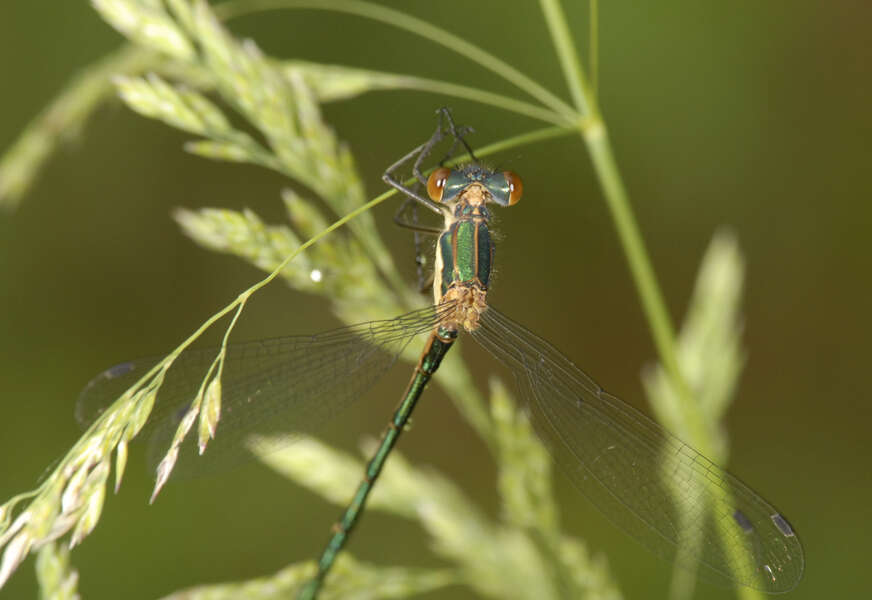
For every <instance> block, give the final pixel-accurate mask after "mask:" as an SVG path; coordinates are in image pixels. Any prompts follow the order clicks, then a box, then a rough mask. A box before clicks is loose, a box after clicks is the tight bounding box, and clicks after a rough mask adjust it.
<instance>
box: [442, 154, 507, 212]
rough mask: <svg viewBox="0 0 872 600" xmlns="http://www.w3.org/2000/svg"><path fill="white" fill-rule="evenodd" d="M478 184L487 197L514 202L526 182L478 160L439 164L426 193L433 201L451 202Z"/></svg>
mask: <svg viewBox="0 0 872 600" xmlns="http://www.w3.org/2000/svg"><path fill="white" fill-rule="evenodd" d="M473 185H479V186H481V187H483V188H484V189H485V190H486V191H487V192H488V200H490V201H492V202H495V203H497V204H499V205H500V206H514V205H515V204H517V203H518V201H519V200H520V199H521V194H522V193H523V191H524V185H523V184H522V183H521V178H520V177H518V175H517V174H515V173H513V172H512V171H496V172H495V171H491V170H490V169H486V168H485V167H482V166H481V165H478V164H470V165H467V166H465V167H462V168H460V169H449V168H448V167H439V168H438V169H436V170H435V171H433V172H432V173H431V174H430V177H429V178H428V179H427V194H428V195H429V196H430V199H431V200H433V201H434V202H439V203H442V204H449V203H451V202H454V201H455V200H457V198H458V197H459V196H460V195H461V194H462V192H463V191H464V190H466V189H467V188H469V187H470V186H473Z"/></svg>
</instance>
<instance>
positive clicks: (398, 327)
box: [80, 109, 804, 599]
mask: <svg viewBox="0 0 872 600" xmlns="http://www.w3.org/2000/svg"><path fill="white" fill-rule="evenodd" d="M439 116H440V122H439V126H438V127H437V129H436V132H435V133H434V134H433V136H431V138H430V139H429V140H428V141H427V142H426V143H424V144H422V145H420V146H418V147H417V148H415V149H414V150H413V151H412V152H410V153H409V154H407V155H406V156H404V157H403V158H401V159H400V160H399V161H397V162H396V163H395V164H393V165H392V166H391V167H390V168H389V169H388V170H387V171H386V173H385V176H384V179H385V181H386V182H387V183H389V184H390V185H392V186H393V187H395V188H396V189H398V190H399V191H401V192H402V193H403V194H405V195H406V197H407V198H408V199H409V200H410V201H411V202H417V203H419V204H421V205H423V206H425V207H427V208H429V209H431V210H433V211H434V212H436V213H437V214H439V215H440V216H442V217H444V221H445V225H444V227H443V228H441V230H440V231H439V238H438V241H437V244H436V257H435V272H434V282H433V295H434V304H433V306H432V307H431V308H427V309H423V310H418V311H415V312H412V313H409V314H406V315H403V316H400V317H397V318H395V319H391V320H386V321H374V322H370V323H363V324H360V325H355V326H352V327H347V328H344V329H339V330H336V331H333V332H329V333H324V334H320V335H315V336H308V337H289V338H281V339H275V340H266V341H261V342H254V343H247V344H237V345H232V346H230V348H229V350H228V354H227V358H226V361H225V364H226V366H225V371H224V373H223V375H222V388H223V393H222V396H223V398H224V400H223V408H222V411H223V414H222V418H221V422H220V425H219V429H218V434H217V435H218V438H219V439H220V437H221V435H222V433H223V431H225V430H230V431H232V432H234V433H233V435H236V436H238V435H239V433H240V432H242V433H245V432H250V431H252V430H255V429H257V428H258V427H261V426H262V425H263V424H264V423H268V422H270V421H271V420H272V419H273V417H274V416H275V415H277V414H282V415H283V418H282V421H283V422H289V423H292V424H293V426H294V428H295V430H297V431H312V430H313V429H316V428H317V427H318V426H319V425H321V424H322V423H324V422H326V421H328V420H329V419H330V418H331V417H332V416H333V415H335V414H336V413H337V412H339V411H340V410H341V409H342V408H344V407H345V406H346V405H348V404H350V403H351V402H352V401H354V400H356V399H357V398H358V397H360V396H361V395H363V394H364V393H365V392H366V390H367V389H368V388H369V387H370V386H371V385H372V384H373V383H374V382H375V381H376V380H377V379H378V378H379V377H380V376H381V375H382V374H383V373H384V372H385V371H386V370H387V369H388V368H389V367H390V366H391V365H392V364H393V362H394V361H395V360H396V358H397V356H398V355H399V354H400V352H401V351H402V350H403V349H404V348H405V347H406V346H407V345H408V344H409V342H410V341H411V340H412V339H413V338H415V337H416V336H418V335H420V334H423V333H428V334H429V338H428V340H427V343H426V344H425V346H424V350H423V352H422V354H421V357H420V360H419V361H418V364H417V366H416V367H415V371H414V373H413V374H412V378H411V381H410V382H409V385H408V387H407V388H406V391H405V393H404V394H403V395H402V398H401V401H400V405H399V407H398V408H397V410H396V412H395V413H394V415H393V418H392V419H391V421H390V423H389V424H388V427H387V430H386V431H385V434H384V436H383V438H382V441H381V444H380V445H379V446H378V448H377V450H376V451H375V453H374V454H373V456H372V458H371V459H370V461H369V464H368V465H367V467H366V472H365V475H364V477H363V480H362V481H361V482H360V484H359V486H358V488H357V491H356V492H355V493H354V495H353V497H352V499H351V502H350V503H349V505H348V507H347V508H346V509H345V510H344V512H343V513H342V515H341V516H340V518H339V520H338V521H337V523H336V524H335V525H334V527H333V533H332V535H331V537H330V539H329V541H328V544H327V546H326V548H325V549H324V551H323V553H322V555H321V557H320V559H319V561H318V572H317V575H316V576H315V577H314V578H313V579H312V580H311V581H310V582H309V583H308V584H307V585H306V586H304V588H303V589H302V590H301V592H300V595H299V596H298V598H301V599H313V598H315V597H316V596H317V594H318V591H319V589H320V587H321V585H322V583H323V580H324V578H325V576H326V575H327V573H328V572H329V571H330V568H331V566H332V565H333V563H334V561H335V559H336V556H337V554H338V553H339V552H340V551H341V550H342V548H343V546H344V545H345V542H346V541H347V539H348V536H349V534H350V532H351V530H352V529H353V527H354V525H355V523H356V522H357V520H358V519H359V518H360V516H361V513H362V511H363V508H364V505H365V503H366V500H367V497H368V495H369V493H370V491H371V490H372V488H373V486H374V484H375V481H376V479H377V478H378V476H379V473H380V472H381V469H382V467H383V465H384V463H385V461H386V459H387V457H388V455H389V453H390V451H391V449H392V448H393V446H394V444H395V443H396V441H397V439H398V438H399V436H400V433H401V432H402V431H403V428H404V426H405V425H406V423H407V421H408V419H409V416H410V415H411V413H412V411H413V409H414V407H415V404H416V403H417V401H418V399H419V398H420V396H421V393H422V392H423V391H424V388H425V387H426V385H427V383H428V382H429V380H430V378H431V377H432V376H433V374H434V373H435V372H436V370H437V369H438V368H439V365H440V363H441V361H442V359H443V357H444V356H445V354H446V353H447V352H448V350H449V349H450V348H451V346H452V344H453V343H454V341H455V340H456V338H457V336H458V334H459V333H460V332H461V331H465V332H467V333H469V334H470V336H471V337H472V338H473V339H475V340H476V341H477V342H478V343H479V344H481V345H482V346H483V347H484V348H486V349H487V350H488V351H489V352H490V353H491V354H493V356H495V357H496V358H497V359H498V360H499V361H501V362H502V363H503V364H504V365H506V366H507V367H508V369H509V370H510V371H511V372H512V373H513V375H514V377H515V382H516V384H517V392H518V397H519V400H520V401H521V402H522V403H523V406H524V408H525V410H526V411H527V412H528V413H529V415H530V417H531V419H532V422H533V424H534V426H535V429H536V431H537V433H538V434H539V435H540V437H541V439H542V440H543V441H544V443H545V445H546V447H548V449H549V450H550V452H551V454H552V456H553V457H554V459H555V461H556V462H557V464H559V465H560V467H562V470H563V471H564V472H565V473H566V474H567V476H568V477H569V478H570V480H571V481H572V482H573V483H574V484H575V485H576V487H578V489H579V490H580V491H581V492H583V493H584V494H585V495H586V496H587V497H588V498H589V499H590V500H591V501H592V502H593V503H594V504H595V505H596V506H597V507H598V508H599V509H601V510H602V511H603V512H604V513H605V514H606V515H607V516H608V517H609V518H610V519H612V520H613V521H614V522H615V523H616V524H618V525H619V526H621V527H623V528H624V529H625V530H626V531H627V532H628V533H629V534H630V535H632V536H633V537H635V538H636V539H637V540H639V541H640V542H642V543H643V544H644V545H645V546H646V547H647V548H649V549H650V550H652V551H653V552H655V553H657V554H659V555H661V556H664V557H667V558H674V557H676V556H678V557H683V558H681V560H683V561H688V562H693V563H694V566H698V568H699V569H700V572H701V573H702V574H703V575H704V576H705V577H706V578H707V579H710V580H715V581H718V580H720V581H723V582H736V583H739V584H741V585H745V586H749V587H752V588H756V589H759V590H763V591H766V592H772V593H776V592H785V591H788V590H790V589H792V588H793V587H794V586H796V584H797V583H798V582H799V580H800V578H801V576H802V572H803V567H804V558H803V552H802V547H801V545H800V543H799V540H798V538H797V536H796V535H795V533H794V532H793V529H792V528H791V526H790V525H789V524H788V522H787V520H786V519H785V518H784V517H783V516H781V515H780V514H779V513H778V512H777V511H776V510H775V509H774V508H773V507H772V506H771V505H770V504H769V503H768V502H766V501H765V500H764V499H763V498H761V497H760V496H759V495H757V494H756V493H755V492H754V491H753V490H751V489H750V488H749V487H748V486H746V485H745V484H743V483H742V482H741V481H739V480H738V479H737V478H736V477H734V476H732V475H730V474H729V473H727V472H726V471H724V470H723V469H721V468H720V467H718V466H717V465H715V464H713V463H712V462H711V461H709V460H708V459H706V458H705V457H704V456H702V455H701V454H700V453H698V452H697V451H695V450H694V449H692V448H691V447H689V446H688V445H687V444H684V443H683V442H681V441H680V440H678V439H677V438H676V437H674V436H673V435H671V434H670V433H668V432H667V431H666V430H664V429H663V428H662V427H661V426H660V425H658V424H657V423H655V422H654V421H652V420H651V419H649V418H648V417H646V416H645V415H643V414H641V413H640V412H638V411H637V410H635V409H633V408H631V407H630V406H628V405H627V404H625V403H624V402H623V401H621V400H619V399H618V398H615V397H614V396H611V395H609V394H607V393H606V392H605V391H604V390H603V389H602V388H601V387H600V386H599V385H597V384H596V383H595V382H594V381H593V380H592V379H591V378H590V377H588V376H587V375H585V374H584V373H583V372H582V371H581V370H580V369H578V367H576V366H575V365H574V364H573V363H572V362H571V361H570V360H569V359H567V358H566V357H565V356H564V355H563V354H561V353H560V352H559V351H558V350H556V349H555V348H554V347H552V346H551V345H550V344H549V343H548V342H546V341H544V340H542V339H541V338H539V337H538V336H536V335H534V334H533V333H530V332H529V331H528V330H526V329H525V328H524V327H522V326H521V325H518V324H517V323H515V322H514V321H512V320H511V319H509V318H508V317H506V316H504V315H503V314H502V313H500V312H499V311H497V310H496V309H495V308H493V307H492V306H490V305H489V304H488V300H487V294H488V286H489V283H490V279H491V267H492V263H493V258H494V243H493V239H492V237H491V233H490V229H489V218H490V212H489V205H494V204H495V205H497V206H503V207H505V206H512V205H514V204H516V203H517V202H518V200H519V199H520V197H521V192H522V188H521V181H520V179H519V178H518V176H517V175H515V174H514V173H511V172H509V171H496V170H492V169H489V168H487V167H485V166H484V165H482V164H481V163H479V162H478V161H477V160H476V159H475V156H474V154H473V153H472V150H471V149H470V148H469V146H468V145H467V144H466V142H465V140H464V138H463V134H464V131H460V130H458V128H457V127H456V126H455V125H454V122H453V121H452V119H451V115H450V113H449V112H448V111H447V110H445V109H443V110H442V111H440V113H439ZM446 135H450V136H451V137H452V138H453V142H454V144H453V146H452V150H453V149H454V147H456V146H457V145H458V144H462V145H463V147H464V148H465V149H466V151H467V153H468V155H469V156H470V158H471V160H470V161H469V162H468V163H467V164H466V165H464V166H462V167H458V168H448V167H445V166H440V167H439V168H437V169H436V170H434V171H433V172H432V173H431V174H430V175H429V176H428V177H425V176H424V174H423V173H422V172H421V165H422V163H423V161H424V159H425V158H426V157H427V156H428V155H430V153H431V152H432V150H433V148H434V147H435V146H436V144H437V143H439V142H440V141H441V140H442V139H443V138H444V137H446ZM449 154H450V152H449ZM413 159H414V164H413V168H412V171H413V173H414V175H415V177H416V179H417V180H418V181H419V182H420V183H421V184H422V185H423V186H424V187H425V189H426V190H427V196H426V197H425V196H424V195H423V194H420V193H418V192H417V191H415V190H414V189H411V188H409V187H407V186H406V185H404V184H403V183H401V182H400V181H399V180H398V179H396V178H395V177H394V172H395V171H396V170H397V169H398V168H399V167H400V166H402V165H404V164H406V163H408V162H409V161H412V160H413ZM443 162H444V161H443ZM415 227H416V228H418V229H421V228H420V227H419V226H417V225H415ZM424 229H426V228H424ZM214 356H215V351H214V350H200V351H190V352H187V353H185V354H183V355H181V356H180V357H179V358H178V359H176V362H175V363H174V365H173V367H172V370H171V371H170V374H169V375H168V378H167V381H165V382H164V384H163V387H162V388H161V390H160V392H159V395H158V399H159V401H160V402H161V403H162V404H164V405H168V406H173V405H174V403H176V402H180V403H181V404H180V406H182V407H184V406H185V402H186V401H188V402H189V401H190V398H191V397H192V393H194V392H195V391H196V386H197V385H199V382H200V381H201V379H202V376H203V372H204V369H205V367H206V366H207V365H208V364H209V363H210V362H211V361H212V360H213V358H214ZM152 364H153V361H145V362H130V363H124V364H122V365H118V366H117V367H114V368H113V369H110V370H109V371H107V372H105V373H103V374H101V375H100V376H98V377H97V378H95V379H94V380H93V381H92V382H91V383H90V384H89V385H88V387H87V388H86V389H85V390H84V392H83V394H82V396H83V398H82V400H81V401H80V403H82V404H93V403H94V402H95V401H97V402H100V401H101V400H102V399H105V398H110V397H115V396H117V395H118V393H120V392H121V391H122V390H124V389H125V388H126V387H127V386H128V385H130V384H131V383H132V382H133V381H135V380H136V379H138V378H139V377H140V376H141V374H142V373H143V372H144V369H146V368H149V367H150V366H151V365H152ZM177 420H178V419H177V418H175V420H174V419H173V415H170V416H169V418H168V421H169V423H170V424H169V425H168V426H166V427H164V428H161V427H160V426H159V427H158V431H159V432H161V431H163V432H164V437H165V439H166V441H169V439H170V438H171V437H172V435H173V432H174V431H175V423H176V422H177ZM159 439H160V438H159ZM225 446H226V444H225ZM206 454H207V455H208V454H209V452H208V451H207V453H206Z"/></svg>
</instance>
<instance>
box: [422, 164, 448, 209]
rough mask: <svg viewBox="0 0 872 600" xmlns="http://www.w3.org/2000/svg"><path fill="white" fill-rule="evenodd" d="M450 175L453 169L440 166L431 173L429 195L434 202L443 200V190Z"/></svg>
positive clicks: (428, 183)
mask: <svg viewBox="0 0 872 600" xmlns="http://www.w3.org/2000/svg"><path fill="white" fill-rule="evenodd" d="M449 175H451V169H449V168H448V167H440V168H438V169H436V170H435V171H433V172H432V173H430V177H429V178H428V179H427V195H428V196H430V199H431V200H432V201H433V202H441V201H442V192H443V190H444V189H445V182H446V181H448V176H449Z"/></svg>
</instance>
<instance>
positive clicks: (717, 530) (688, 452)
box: [472, 307, 804, 593]
mask: <svg viewBox="0 0 872 600" xmlns="http://www.w3.org/2000/svg"><path fill="white" fill-rule="evenodd" d="M480 323H481V325H480V327H479V329H477V330H476V331H474V332H473V333H472V336H473V337H474V338H475V339H476V340H477V341H478V342H479V343H480V344H481V345H482V346H484V347H485V348H486V349H487V350H488V351H490V352H491V353H492V354H493V355H494V356H495V357H497V359H499V360H500V361H501V362H503V363H504V364H505V365H506V366H507V367H508V368H509V370H510V371H512V373H513V374H514V375H515V378H516V381H517V384H518V387H519V391H520V394H521V398H522V400H523V402H524V403H525V405H526V406H528V407H529V412H530V414H531V417H532V421H533V424H534V427H535V429H536V431H537V433H538V434H539V435H540V437H541V438H542V440H543V442H544V443H545V444H546V446H548V448H549V450H550V451H551V453H552V455H553V456H554V458H555V461H556V462H557V463H558V464H559V465H560V467H561V469H562V470H563V471H565V472H566V474H567V475H568V476H569V478H570V479H571V480H572V482H573V483H574V484H575V486H576V487H577V488H578V489H579V490H580V491H581V492H582V493H584V494H585V495H586V496H587V497H588V498H590V500H591V501H592V502H593V503H594V504H595V505H596V506H597V507H598V508H599V509H600V510H602V511H603V512H604V513H605V514H606V515H607V516H608V517H609V518H610V519H611V520H612V521H613V522H614V523H616V524H617V525H618V526H620V527H622V528H623V529H624V530H626V531H627V532H628V533H629V534H630V535H632V536H633V537H634V538H636V539H637V540H639V541H640V542H641V543H642V544H644V545H645V546H646V547H647V548H649V549H650V550H651V551H653V552H654V553H656V554H658V555H661V556H663V557H665V558H667V559H670V560H678V561H680V562H683V563H692V564H688V565H687V566H697V565H699V567H700V575H702V576H703V577H704V578H705V579H707V580H710V581H713V582H715V583H721V584H728V583H729V582H731V581H735V582H738V583H740V584H742V585H746V586H748V587H752V588H756V589H760V590H763V591H766V592H770V593H776V592H787V591H789V590H791V589H793V588H794V587H795V586H796V584H797V583H798V582H799V580H800V578H801V577H802V571H803V566H804V558H803V552H802V546H801V545H800V542H799V539H798V538H797V536H796V535H795V534H794V532H793V530H792V529H791V527H790V525H789V524H788V522H787V520H786V519H785V518H784V517H782V516H781V515H780V514H779V513H778V511H776V510H775V509H774V508H773V507H772V506H771V505H770V504H769V503H768V502H766V501H765V500H764V499H763V498H761V497H760V496H759V495H757V494H756V493H755V492H754V491H753V490H751V489H750V488H749V487H748V486H746V485H745V484H743V483H742V482H741V481H739V480H738V479H737V478H736V477H734V476H732V475H730V474H729V473H727V472H726V471H724V470H723V469H721V468H720V467H718V466H717V465H715V464H713V463H712V462H711V461H709V460H708V459H707V458H705V457H704V456H702V455H701V454H700V453H698V452H697V451H695V450H694V449H693V448H691V447H689V446H688V445H686V444H684V443H683V442H681V441H680V440H679V439H678V438H676V437H675V436H673V435H671V434H670V433H669V432H667V431H666V430H665V429H663V428H662V427H661V426H660V425H658V424H657V423H655V422H654V421H652V420H651V419H649V418H648V417H646V416H645V415H643V414H642V413H640V412H639V411H637V410H635V409H634V408H632V407H630V406H628V405H627V404H625V403H624V402H623V401H622V400H620V399H618V398H615V397H614V396H611V395H609V394H607V393H606V392H605V391H603V389H602V388H600V387H599V386H598V385H597V384H596V383H595V382H594V381H593V380H592V379H591V378H590V377H588V376H587V375H585V374H584V373H583V372H582V371H581V370H580V369H578V367H576V366H575V365H574V364H572V362H571V361H569V359H567V358H566V357H565V356H563V354H561V353H560V352H559V351H557V350H556V349H555V348H554V347H552V346H551V345H550V344H548V342H546V341H544V340H542V339H541V338H539V337H537V336H536V335H534V334H533V333H531V332H529V331H527V330H526V329H524V328H523V327H522V326H520V325H518V324H517V323H515V322H514V321H512V320H511V319H509V318H508V317H506V316H505V315H502V314H500V313H499V312H498V311H496V310H495V309H494V308H493V307H490V308H488V310H486V311H485V312H484V314H483V316H482V318H481V320H480ZM697 561H698V562H697Z"/></svg>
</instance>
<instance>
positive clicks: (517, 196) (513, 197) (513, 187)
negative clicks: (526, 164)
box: [503, 171, 524, 206]
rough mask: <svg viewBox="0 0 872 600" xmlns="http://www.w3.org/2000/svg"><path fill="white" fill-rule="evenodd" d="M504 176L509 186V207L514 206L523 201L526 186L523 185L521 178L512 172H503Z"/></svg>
mask: <svg viewBox="0 0 872 600" xmlns="http://www.w3.org/2000/svg"><path fill="white" fill-rule="evenodd" d="M503 176H504V177H505V178H506V183H508V184H509V206H514V205H515V204H517V203H518V202H519V201H520V200H521V194H523V193H524V184H523V183H521V178H520V177H518V175H517V174H515V173H512V172H511V171H503Z"/></svg>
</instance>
